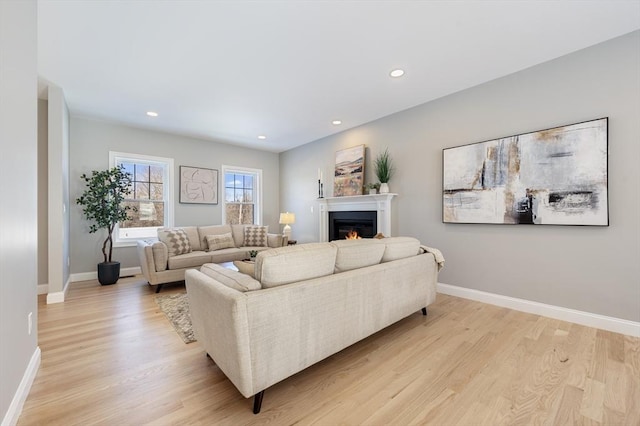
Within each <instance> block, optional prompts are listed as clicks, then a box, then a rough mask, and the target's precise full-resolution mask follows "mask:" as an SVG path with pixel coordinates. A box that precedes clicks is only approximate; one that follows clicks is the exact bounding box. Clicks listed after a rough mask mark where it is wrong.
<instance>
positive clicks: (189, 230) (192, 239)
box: [180, 226, 205, 251]
mask: <svg viewBox="0 0 640 426" xmlns="http://www.w3.org/2000/svg"><path fill="white" fill-rule="evenodd" d="M180 229H182V230H183V231H184V232H185V233H186V234H187V237H188V238H189V244H191V250H192V251H198V250H204V249H205V247H202V244H201V243H200V238H199V236H198V227H197V226H180Z"/></svg>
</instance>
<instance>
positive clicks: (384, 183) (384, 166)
mask: <svg viewBox="0 0 640 426" xmlns="http://www.w3.org/2000/svg"><path fill="white" fill-rule="evenodd" d="M374 168H375V172H376V176H377V177H378V180H379V181H380V193H381V194H386V193H388V192H389V180H390V179H391V176H392V175H393V172H394V171H395V169H394V167H393V163H392V161H391V156H390V155H389V149H388V148H387V149H385V150H384V152H382V153H380V154H378V156H377V157H376V161H375V163H374Z"/></svg>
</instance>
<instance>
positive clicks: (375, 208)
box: [318, 193, 398, 241]
mask: <svg viewBox="0 0 640 426" xmlns="http://www.w3.org/2000/svg"><path fill="white" fill-rule="evenodd" d="M396 195H398V194H390V193H387V194H375V195H352V196H345V197H327V198H320V199H319V200H318V208H319V219H320V226H319V227H318V231H319V233H318V234H319V235H318V241H331V240H333V239H336V238H337V237H335V236H334V234H333V232H334V231H333V230H331V233H329V214H330V213H344V212H366V213H367V215H369V214H371V212H373V216H374V217H375V220H374V221H373V223H371V228H372V231H371V232H372V234H371V235H370V236H372V237H373V236H374V235H376V234H377V233H382V234H384V235H385V236H387V237H390V236H391V235H392V233H391V199H392V198H393V197H395V196H396ZM366 225H369V224H368V223H367V224H366ZM367 232H368V231H367ZM367 235H368V234H367ZM341 238H344V237H341Z"/></svg>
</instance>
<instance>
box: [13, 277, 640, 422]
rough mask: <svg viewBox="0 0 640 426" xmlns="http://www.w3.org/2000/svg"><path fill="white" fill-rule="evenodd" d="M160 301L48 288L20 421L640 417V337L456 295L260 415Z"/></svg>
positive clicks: (269, 402)
mask: <svg viewBox="0 0 640 426" xmlns="http://www.w3.org/2000/svg"><path fill="white" fill-rule="evenodd" d="M178 292H184V285H174V286H167V287H165V288H164V289H163V291H162V293H161V294H163V295H164V294H172V293H178ZM155 297H156V295H155V294H154V292H153V289H152V288H150V287H149V286H148V285H147V284H146V283H145V282H144V281H143V280H141V279H140V278H139V277H133V278H126V279H121V280H120V281H119V282H118V284H116V285H112V286H100V285H99V284H98V283H97V282H96V281H87V282H82V283H74V284H72V285H71V288H70V290H69V292H68V294H67V299H66V301H65V302H64V303H61V304H53V305H47V304H46V300H45V296H40V297H39V302H38V345H39V346H40V349H41V351H42V362H41V365H40V369H39V371H38V373H37V376H36V378H35V381H34V383H33V386H32V388H31V392H30V394H29V396H28V398H27V400H26V402H25V404H24V408H23V412H22V415H21V416H20V419H19V421H18V424H19V425H65V426H66V425H83V426H85V425H119V426H120V425H143V424H148V425H211V424H216V425H254V424H255V425H263V424H277V425H280V424H303V425H307V424H317V425H323V426H324V425H355V424H371V425H382V424H385V425H387V424H391V425H429V424H432V425H443V424H446V425H449V424H460V425H467V424H473V425H476V424H478V425H482V424H484V425H514V424H547V425H565V424H595V425H600V424H602V425H617V424H621V425H637V424H640V406H639V404H640V402H639V401H640V339H638V338H633V337H629V336H622V335H620V334H616V333H611V332H606V331H602V330H596V329H593V328H589V327H584V326H580V325H576V324H571V323H567V322H563V321H558V320H553V319H549V318H544V317H540V316H536V315H531V314H526V313H522V312H517V311H513V310H509V309H506V308H500V307H496V306H491V305H486V304H482V303H479V302H474V301H469V300H465V299H460V298H456V297H452V296H446V295H438V299H437V302H436V303H435V304H433V305H432V306H431V307H430V308H429V315H428V316H427V317H424V316H422V315H421V314H420V313H419V312H417V313H416V314H415V315H411V316H409V317H408V318H405V319H404V320H402V321H400V322H398V323H396V324H394V325H392V326H390V327H388V328H386V329H384V330H382V331H381V332H379V333H376V334H375V335H373V336H370V337H368V338H367V339H364V340H363V341H361V342H359V343H357V344H355V345H353V346H351V347H349V348H347V349H345V350H343V351H341V352H339V353H337V354H334V355H333V356H331V357H329V358H327V359H325V360H323V361H322V362H320V363H318V364H316V365H314V366H311V367H310V368H308V369H306V370H304V371H302V372H300V373H298V374H296V375H294V376H292V377H290V378H288V379H286V380H284V381H282V382H280V383H278V384H276V385H274V386H272V387H271V388H269V389H267V390H266V392H265V399H264V402H263V406H262V412H261V413H260V414H259V415H254V414H253V413H252V411H251V405H252V400H251V399H247V398H244V397H243V396H242V395H241V394H240V393H239V392H238V391H237V389H236V388H235V387H234V386H233V384H232V383H231V382H230V381H229V380H228V379H227V378H226V377H225V376H224V374H223V373H222V372H221V371H220V369H219V368H218V367H217V366H216V365H215V364H214V363H213V362H212V361H211V360H210V359H208V358H207V357H206V356H205V354H204V352H203V351H202V349H201V347H200V345H199V343H198V342H195V343H191V344H188V345H187V344H184V343H183V341H182V340H181V339H180V338H179V337H178V335H177V334H176V332H175V331H174V330H173V327H172V326H171V324H170V323H169V321H168V320H167V319H166V317H165V316H164V314H163V313H162V312H161V311H160V309H159V308H158V306H157V304H156V302H155Z"/></svg>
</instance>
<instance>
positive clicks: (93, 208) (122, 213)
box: [76, 165, 135, 285]
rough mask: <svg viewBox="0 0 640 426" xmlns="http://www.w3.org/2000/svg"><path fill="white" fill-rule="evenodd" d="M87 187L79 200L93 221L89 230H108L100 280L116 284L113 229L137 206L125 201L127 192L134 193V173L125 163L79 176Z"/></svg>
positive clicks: (116, 269)
mask: <svg viewBox="0 0 640 426" xmlns="http://www.w3.org/2000/svg"><path fill="white" fill-rule="evenodd" d="M80 178H81V179H83V180H84V181H85V182H86V185H87V188H86V189H85V191H84V193H83V194H82V195H81V196H80V197H79V198H78V199H76V203H77V204H78V205H81V206H82V213H83V214H84V217H85V219H87V220H88V221H90V222H94V223H92V224H91V225H90V226H89V232H90V233H94V232H98V231H99V230H101V229H103V228H104V229H106V230H107V237H106V238H105V240H104V242H103V243H102V255H103V256H104V261H103V262H102V263H98V281H99V282H100V284H102V285H108V284H115V283H116V282H117V281H118V278H120V262H117V261H116V262H113V261H112V260H111V256H112V254H113V230H114V228H115V226H116V224H117V223H118V222H122V221H125V220H127V219H129V215H128V212H129V210H133V211H135V208H134V207H132V206H129V205H125V204H124V203H123V201H124V199H125V198H126V195H128V194H130V193H131V174H130V173H127V172H125V171H124V167H123V166H122V165H120V166H116V167H113V168H111V169H107V170H101V171H97V170H94V171H92V172H91V175H87V174H84V173H83V174H82V176H80Z"/></svg>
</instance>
